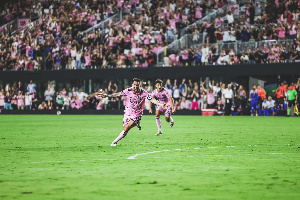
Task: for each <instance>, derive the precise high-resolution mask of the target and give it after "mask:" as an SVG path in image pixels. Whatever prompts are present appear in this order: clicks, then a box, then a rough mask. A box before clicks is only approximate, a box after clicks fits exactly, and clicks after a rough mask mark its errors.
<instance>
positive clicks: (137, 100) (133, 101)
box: [120, 88, 152, 117]
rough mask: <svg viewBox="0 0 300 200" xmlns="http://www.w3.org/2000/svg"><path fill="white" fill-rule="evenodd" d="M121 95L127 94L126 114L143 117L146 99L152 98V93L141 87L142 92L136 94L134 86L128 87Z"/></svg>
mask: <svg viewBox="0 0 300 200" xmlns="http://www.w3.org/2000/svg"><path fill="white" fill-rule="evenodd" d="M120 95H121V96H127V102H126V107H125V115H127V116H135V117H141V116H142V115H143V111H144V107H145V99H146V98H147V99H148V100H151V99H152V97H151V95H150V94H149V93H148V92H146V91H145V90H143V89H141V90H140V93H137V94H135V93H134V90H133V88H127V89H125V90H123V91H121V92H120Z"/></svg>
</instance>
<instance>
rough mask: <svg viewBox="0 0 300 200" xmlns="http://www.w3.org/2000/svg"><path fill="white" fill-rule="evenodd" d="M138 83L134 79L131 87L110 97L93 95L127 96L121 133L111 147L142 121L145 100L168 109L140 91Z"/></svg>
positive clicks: (143, 91)
mask: <svg viewBox="0 0 300 200" xmlns="http://www.w3.org/2000/svg"><path fill="white" fill-rule="evenodd" d="M140 82H141V81H140V79H138V78H134V79H133V83H132V87H130V88H127V89H125V90H123V91H121V92H119V93H113V94H111V95H107V94H105V93H103V92H100V93H95V95H100V96H102V97H107V96H108V97H118V96H127V102H126V107H125V111H124V119H123V131H122V132H121V133H120V135H119V136H118V137H117V138H116V139H115V140H114V141H113V142H112V144H111V146H116V145H117V143H118V142H119V141H120V140H121V139H123V138H124V137H125V136H126V135H127V133H128V132H129V130H130V129H131V128H133V127H134V126H137V125H138V124H139V122H140V120H141V119H142V115H143V111H144V107H145V99H146V98H147V99H148V100H149V101H151V102H152V103H154V104H156V105H158V106H161V107H163V108H165V109H167V108H168V106H167V105H166V104H162V103H160V102H158V101H157V100H156V99H154V98H152V96H151V95H150V94H149V93H148V92H146V91H145V90H143V89H141V88H140Z"/></svg>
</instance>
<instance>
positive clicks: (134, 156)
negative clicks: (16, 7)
mask: <svg viewBox="0 0 300 200" xmlns="http://www.w3.org/2000/svg"><path fill="white" fill-rule="evenodd" d="M273 145H279V144H273ZM289 145H290V144H287V146H289ZM295 145H298V144H295ZM299 145H300V144H299ZM247 146H263V145H247ZM234 147H236V146H226V148H234ZM205 148H208V149H216V148H224V147H205ZM205 148H203V147H200V148H187V149H173V150H161V151H151V152H146V153H140V154H136V155H133V156H130V157H128V158H127V159H136V158H137V157H138V156H142V155H147V154H153V153H162V152H168V151H183V150H190V149H195V150H199V149H205ZM262 154H270V155H281V154H299V153H262ZM262 154H237V155H202V156H240V155H262ZM174 157H185V158H189V157H190V158H193V157H194V156H174ZM174 157H154V158H174ZM112 160H117V159H93V160H64V161H59V160H56V161H41V162H20V163H21V164H43V163H65V162H92V161H112ZM5 164H18V163H0V165H5Z"/></svg>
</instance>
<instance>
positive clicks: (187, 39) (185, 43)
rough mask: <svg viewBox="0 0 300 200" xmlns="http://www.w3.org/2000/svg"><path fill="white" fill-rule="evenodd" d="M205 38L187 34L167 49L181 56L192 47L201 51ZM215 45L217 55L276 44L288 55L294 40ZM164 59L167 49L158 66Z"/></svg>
mask: <svg viewBox="0 0 300 200" xmlns="http://www.w3.org/2000/svg"><path fill="white" fill-rule="evenodd" d="M205 38H206V33H199V34H197V37H195V34H187V35H184V36H183V37H182V38H180V39H179V40H176V41H174V42H172V43H171V44H170V45H168V47H167V48H168V50H169V51H170V52H172V53H176V54H178V55H180V52H181V50H182V49H184V48H186V49H188V48H190V47H191V46H193V47H194V49H199V47H200V46H202V45H203V44H204V43H205ZM214 44H216V47H217V52H216V53H217V54H219V53H221V50H228V51H229V50H230V49H233V50H234V52H235V53H236V54H237V55H241V54H243V53H247V51H248V49H251V50H252V51H255V50H256V48H259V49H260V50H263V48H264V46H267V47H268V48H269V49H272V47H273V45H275V44H277V45H283V47H284V48H285V52H286V53H287V52H288V51H289V50H290V49H291V48H292V45H293V40H291V39H287V40H263V41H257V42H242V41H236V42H228V43H214ZM212 45H213V44H208V46H209V47H211V46H212ZM164 57H165V49H161V50H160V51H159V52H158V53H157V66H162V65H163V64H164Z"/></svg>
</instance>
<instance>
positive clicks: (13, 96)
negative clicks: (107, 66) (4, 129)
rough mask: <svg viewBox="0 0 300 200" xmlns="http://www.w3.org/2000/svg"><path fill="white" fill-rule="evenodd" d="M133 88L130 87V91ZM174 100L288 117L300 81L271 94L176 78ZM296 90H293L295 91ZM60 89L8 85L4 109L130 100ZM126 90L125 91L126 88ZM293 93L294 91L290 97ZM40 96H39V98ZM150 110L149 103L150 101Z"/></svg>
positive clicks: (169, 85) (186, 105)
mask: <svg viewBox="0 0 300 200" xmlns="http://www.w3.org/2000/svg"><path fill="white" fill-rule="evenodd" d="M127 87H129V86H126V87H125V88H127ZM142 87H143V88H144V89H145V90H146V91H147V92H149V93H152V91H153V90H154V89H155V86H154V82H151V81H147V82H144V85H143V86H142ZM164 87H165V89H167V90H168V91H169V92H170V93H171V94H172V97H173V99H174V107H175V109H176V110H201V111H203V109H215V110H216V111H218V112H217V113H218V114H219V115H250V114H251V115H256V116H257V115H265V116H267V115H285V113H286V110H288V109H290V107H291V105H293V106H294V105H297V104H298V102H297V100H298V99H299V98H300V78H299V79H298V82H297V83H290V84H287V83H286V82H285V81H284V82H282V83H281V85H280V86H278V88H277V89H276V91H273V92H272V94H268V95H269V96H267V94H266V91H265V90H264V89H263V88H262V87H261V86H260V85H253V86H252V89H251V90H250V91H247V90H246V89H245V88H243V86H242V85H239V84H238V83H235V82H231V83H229V84H227V85H226V84H225V83H222V82H218V83H215V81H209V82H206V81H203V82H200V83H199V82H197V81H192V80H191V79H188V80H186V79H182V81H181V82H179V81H177V80H176V79H175V80H173V81H172V82H171V80H170V79H167V80H166V82H165V85H164ZM98 88H99V89H96V88H95V89H96V90H100V88H102V89H103V90H104V91H105V92H106V93H107V94H112V93H114V92H118V91H121V87H120V85H118V84H117V82H112V81H109V82H108V84H106V85H102V86H100V87H98ZM291 88H292V89H291ZM56 89H57V87H56V85H55V83H54V82H53V81H50V82H49V84H48V85H47V87H46V90H45V91H40V92H39V93H41V94H42V96H39V95H37V94H38V91H37V90H36V84H35V83H33V82H32V81H30V82H29V84H27V85H23V84H22V83H21V82H18V84H17V85H12V86H10V84H6V86H5V88H3V89H0V109H5V110H12V109H14V110H16V109H18V110H24V109H25V110H69V109H75V110H76V109H77V110H81V109H96V110H110V109H115V110H118V109H122V108H124V106H125V104H126V97H122V98H108V97H106V98H100V97H97V96H96V97H92V96H90V94H88V93H85V92H84V91H83V90H82V89H81V88H79V87H75V86H74V87H70V88H64V87H62V89H60V91H55V90H56ZM123 89H124V88H123ZM289 90H291V91H289ZM289 92H294V93H295V94H293V96H290V94H289ZM38 96H39V97H38ZM145 109H146V110H149V103H148V102H146V106H145Z"/></svg>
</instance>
